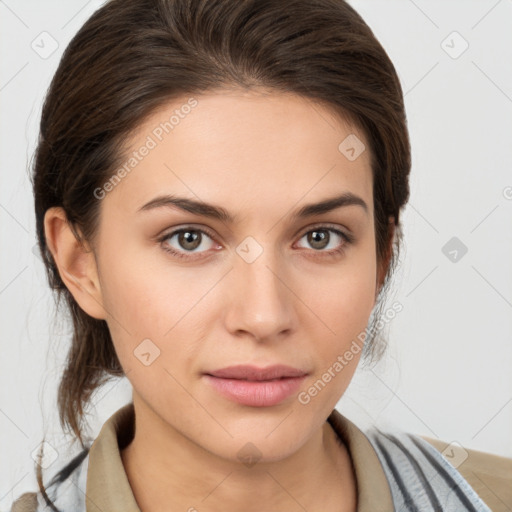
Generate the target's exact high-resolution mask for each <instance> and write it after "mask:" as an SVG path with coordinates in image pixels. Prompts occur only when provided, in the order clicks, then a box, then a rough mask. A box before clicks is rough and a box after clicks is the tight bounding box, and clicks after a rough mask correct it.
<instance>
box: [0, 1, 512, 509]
mask: <svg viewBox="0 0 512 512" xmlns="http://www.w3.org/2000/svg"><path fill="white" fill-rule="evenodd" d="M101 3H102V2H99V1H90V2H86V1H84V0H72V1H71V0H68V1H66V2H62V1H59V2H57V1H45V2H40V1H36V0H31V1H28V0H25V1H23V2H14V0H5V1H1V2H0V37H1V43H2V44H1V49H0V51H1V60H0V62H1V68H0V102H1V105H0V108H1V112H2V116H1V119H0V130H1V132H0V145H1V152H0V155H1V186H0V249H1V250H0V315H1V326H2V328H1V357H0V464H1V467H0V510H6V509H7V507H8V506H9V504H10V502H11V501H12V499H13V497H16V496H18V495H19V494H21V493H22V492H23V491H25V490H34V489H35V488H36V483H35V478H34V471H33V461H32V459H31V455H30V454H31V452H32V451H33V450H34V449H35V448H36V447H37V446H38V445H39V443H40V441H41V440H42V437H43V434H46V435H47V436H49V439H51V443H52V445H53V446H54V447H55V448H56V450H57V452H58V454H59V455H58V459H57V462H56V463H55V466H51V467H50V468H49V470H48V471H50V473H51V472H52V471H51V470H52V468H56V467H57V466H60V465H62V464H63V463H64V461H65V460H66V457H67V456H68V455H67V454H66V452H65V450H64V447H65V439H62V438H61V437H60V436H61V432H60V427H59V424H58V421H57V416H56V412H55V403H56V402H55V398H56V386H57V382H58V378H59V376H60V372H61V371H62V364H63V361H64V356H65V354H66V351H67V339H68V337H69V334H70V328H69V326H68V325H66V323H65V322H64V321H61V320H59V321H57V323H54V316H53V306H52V297H51V295H50V292H49V290H48V289H47V284H46V277H45V274H44V268H43V265H42V263H41V261H40V259H39V258H38V257H37V256H36V255H34V253H33V252H32V250H33V247H34V245H35V243H36V238H35V221H34V214H33V200H32V192H31V187H30V181H29V178H28V173H29V170H28V169H29V165H30V159H31V157H32V153H33V150H34V148H35V142H36V138H37V127H38V122H39V116H40V111H41V104H42V99H43V96H44V93H45V91H46V88H47V87H48V85H49V82H50V79H51V77H52V75H53V73H54V71H55V69H56V67H57V65H58V62H59V59H60V56H61V54H62V51H63V50H64V48H65V47H66V45H67V43H68V42H69V40H70V39H71V37H72V36H73V35H74V34H75V33H76V31H77V30H78V29H79V28H80V26H81V25H82V24H83V22H84V21H85V20H86V19H87V18H88V17H89V16H90V15H91V14H92V12H93V11H94V10H96V9H97V8H98V7H99V6H100V5H101ZM351 4H352V5H353V6H354V7H355V8H356V10H358V12H359V13H360V14H361V15H362V16H363V18H364V19H365V20H366V22H367V23H368V24H369V25H370V27H371V28H372V29H373V31H374V32H375V34H376V36H377V38H378V39H379V40H380V41H381V43H382V45H383V46H384V48H385V49H386V51H387V52H388V54H389V55H390V57H391V59H392V61H393V63H394V64H395V67H396V69H397V71H398V74H399V76H400V79H401V82H402V87H403V89H404V94H405V101H406V110H407V114H408V120H409V129H410V135H411V142H412V150H413V168H412V174H411V199H410V203H409V205H408V206H407V208H406V210H405V212H404V215H403V223H404V225H405V248H404V249H405V250H404V251H403V253H402V257H401V260H402V264H401V266H400V268H399V271H398V272H397V274H396V276H395V281H394V287H393V290H392V294H391V295H390V297H389V300H388V302H389V304H391V303H392V302H393V300H397V301H400V303H401V304H402V305H403V310H402V312H400V313H399V314H398V315H397V317H396V318H395V319H394V320H393V322H391V323H390V324H389V325H388V337H389V339H390V344H389V348H388V352H387V354H386V355H385V357H384V359H383V360H382V362H381V363H380V364H379V365H377V366H376V367H374V368H373V369H364V368H360V369H359V371H358V373H357V374H356V377H355V378H354V380H353V382H352V384H351V386H350V387H349V390H348V391H347V393H346V395H345V396H344V397H343V399H342V401H341V402H340V404H339V406H338V408H339V409H340V410H341V411H342V412H343V414H345V415H346V416H348V417H349V418H350V419H352V420H353V421H355V422H356V423H357V424H358V425H360V426H362V427H364V426H365V425H370V424H373V423H376V424H378V425H380V426H383V427H386V426H397V427H398V428H401V429H403V430H407V431H410V432H414V433H417V434H421V435H427V436H430V437H436V438H440V439H442V440H444V441H446V442H447V443H449V442H452V441H457V442H459V443H460V444H461V445H463V446H465V447H468V448H474V449H478V450H483V451H488V452H492V453H496V454H500V455H504V456H508V457H512V442H511V441H512V372H511V367H512V343H511V342H512V265H511V263H512V30H511V27H512V1H511V0H501V1H496V0H479V1H468V0H459V1H455V0H452V1H450V2H447V1H432V0H430V1H427V0H415V1H414V2H413V1H412V0H394V1H391V0H387V1H386V2H382V1H378V0H357V1H355V0H353V1H352V2H351ZM43 31H46V32H48V33H49V34H51V36H52V37H53V38H54V39H55V40H56V41H57V42H58V45H59V46H58V49H57V50H56V51H55V52H54V53H53V54H52V55H51V56H49V57H48V58H46V59H43V58H41V57H40V56H39V55H38V54H37V53H36V52H35V51H34V50H33V49H32V47H31V44H32V41H34V40H36V41H37V38H38V37H40V34H41V33H42V32H43ZM454 31H456V32H458V34H460V36H457V35H453V34H452V32H454ZM450 34H451V35H450ZM45 37H46V36H45ZM462 38H463V39H462ZM464 40H465V41H467V43H468V44H469V47H468V48H467V50H466V51H465V52H464V53H462V54H461V55H460V56H458V57H457V58H453V56H455V55H456V54H458V53H459V51H460V50H461V49H462V48H463V46H462V45H463V44H464ZM443 41H445V42H444V43H443ZM445 50H448V52H451V53H452V56H450V55H449V54H448V53H447V51H445ZM452 237H457V238H458V239H459V240H460V241H461V242H462V243H464V245H465V246H467V248H468V252H467V253H466V254H465V255H464V256H463V257H462V258H460V259H459V260H458V261H457V262H453V261H451V260H450V259H449V258H448V257H447V256H445V254H444V253H443V252H442V248H443V246H444V245H445V244H446V243H447V242H448V241H449V240H450V239H451V238H452ZM128 400H130V387H129V385H128V383H127V381H126V380H121V381H114V382H112V383H110V384H108V385H106V386H104V387H103V388H102V389H101V390H99V391H98V393H97V394H96V395H95V397H94V406H93V408H92V409H91V416H90V418H89V421H90V425H91V430H90V433H91V435H93V436H94V435H96V434H97V433H98V431H99V428H100V426H101V425H102V423H103V422H104V421H105V420H106V419H107V418H108V417H109V416H110V415H111V414H112V413H113V412H114V411H115V410H116V409H117V408H118V407H120V406H121V405H123V404H124V403H126V402H127V401H128ZM75 450H76V447H75ZM59 463H60V464H59Z"/></svg>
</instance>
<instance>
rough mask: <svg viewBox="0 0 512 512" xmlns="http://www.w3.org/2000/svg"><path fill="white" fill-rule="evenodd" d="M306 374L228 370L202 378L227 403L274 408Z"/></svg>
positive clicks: (290, 370)
mask: <svg viewBox="0 0 512 512" xmlns="http://www.w3.org/2000/svg"><path fill="white" fill-rule="evenodd" d="M307 375H308V374H307V372H305V371H303V370H300V369H298V368H292V367H290V366H286V365H273V366H267V367H265V368H258V367H255V366H250V365H238V366H229V367H227V368H222V369H220V370H215V371H212V372H208V373H206V374H205V375H204V378H205V380H206V382H207V383H208V384H209V385H211V386H212V388H213V389H214V390H215V391H217V392H218V393H220V394H221V395H222V396H223V397H225V398H228V399H229V400H231V401H233V402H236V403H239V404H242V405H248V406H252V407H270V406H273V405H277V404H279V403H281V402H283V401H284V400H286V399H287V398H289V397H290V396H291V395H293V394H294V393H295V392H296V391H298V389H299V387H300V385H301V384H302V382H303V381H304V379H305V378H306V376H307Z"/></svg>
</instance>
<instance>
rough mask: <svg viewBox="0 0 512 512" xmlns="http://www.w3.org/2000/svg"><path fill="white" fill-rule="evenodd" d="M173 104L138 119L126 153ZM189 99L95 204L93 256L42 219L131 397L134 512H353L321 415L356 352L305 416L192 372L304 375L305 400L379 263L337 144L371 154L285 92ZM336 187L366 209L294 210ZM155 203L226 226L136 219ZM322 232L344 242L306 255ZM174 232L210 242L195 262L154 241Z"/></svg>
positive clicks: (352, 175)
mask: <svg viewBox="0 0 512 512" xmlns="http://www.w3.org/2000/svg"><path fill="white" fill-rule="evenodd" d="M187 99H188V98H183V99H181V100H174V101H172V102H169V104H168V105H167V106H166V107H165V108H162V109H160V110H159V111H158V112H157V113H155V114H154V115H152V116H151V117H150V118H148V119H147V120H146V122H144V124H143V125H141V126H140V127H139V129H138V130H137V131H136V132H135V133H134V134H133V137H132V138H131V139H130V140H129V144H128V148H129V150H130V151H134V150H137V149H138V148H140V147H141V146H142V145H143V144H144V143H145V141H146V140H147V136H148V135H151V133H152V131H153V130H154V128H155V127H156V126H158V125H159V123H160V122H163V121H165V120H168V119H169V117H170V115H171V114H172V112H173V111H174V110H175V109H176V108H180V106H181V105H183V104H184V103H186V101H187ZM196 99H197V100H198V104H197V106H196V107H195V108H194V109H192V110H191V112H190V114H188V115H187V116H184V117H183V119H180V122H179V124H178V125H176V126H175V127H174V129H173V131H172V132H171V133H169V134H167V135H165V136H164V137H163V139H162V141H161V142H159V143H158V145H157V146H156V147H155V148H154V149H152V150H151V151H150V152H149V154H148V155H147V156H146V157H145V158H144V159H143V160H142V161H141V162H140V163H138V165H137V166H136V167H135V168H134V169H133V170H132V171H131V172H130V173H129V174H128V175H127V176H126V177H125V178H124V179H123V180H122V181H121V182H120V183H119V184H118V185H117V186H116V187H115V188H114V189H113V190H111V191H110V192H109V193H108V194H107V195H106V197H105V198H104V199H101V219H100V225H99V230H98V232H97V236H96V237H95V239H94V241H91V243H90V244H89V245H87V246H86V247H85V248H83V247H81V246H80V244H78V243H77V241H76V239H75V238H74V236H73V234H72V232H71V230H70V229H69V226H68V225H67V223H66V221H65V214H64V212H63V211H62V209H60V208H52V209H51V210H49V211H48V212H47V214H46V217H45V229H46V234H47V239H48V244H49V247H50V250H51V251H52V254H53V256H54V258H55V261H56V263H57V266H58V268H59V272H60V275H61V276H62V278H63V280H64V282H65V283H66V285H67V286H68V288H69V290H70V291H71V292H72V293H73V295H74V297H75V299H76V300H77V302H78V303H79V305H80V307H81V308H82V309H83V310H84V311H86V312H87V313H88V314H89V315H91V316H92V317H95V318H101V319H105V320H106V322H107V324H108V326H109V329H110V332H111V334H112V338H113V342H114V346H115V349H116V352H117V354H118V357H119V360H120V362H121V365H122V367H123V369H124V371H125V373H126V375H127V378H128V379H129V380H130V382H131V384H132V386H133V402H134V407H135V413H136V433H135V437H134V439H133V441H132V442H131V444H130V445H129V446H128V447H127V448H125V449H124V450H123V451H122V460H123V464H124V466H125V469H126V473H127V476H128V478H129V481H130V484H131V486H132V489H133V493H134V496H135V498H136V500H137V502H138V504H139V506H140V507H141V509H142V510H144V511H145V512H147V511H150V512H152V511H160V510H162V511H163V510H170V509H171V507H172V508H173V509H176V510H194V509H196V510H199V511H203V510H204V511H206V510H208V511H220V510H223V511H224V512H229V511H239V510H245V511H249V512H250V511H256V510H258V511H261V510H287V511H295V510H297V511H299V510H303V509H306V510H308V511H311V512H312V511H317V510H318V511H320V510H323V511H325V510H332V511H335V510H336V511H338V512H339V511H340V510H343V511H354V510H356V501H357V500H356V496H357V492H356V481H355V475H354V471H353V468H352V465H351V460H350V456H349V453H348V451H347V449H346V447H345V446H344V444H343V443H342V442H341V441H340V440H339V439H338V438H337V436H336V434H335V432H334V431H333V430H332V428H331V427H330V425H329V424H328V423H327V422H326V418H327V417H328V416H329V414H330V413H331V411H332V410H333V408H334V407H335V405H336V403H337V402H338V400H339V399H340V398H341V396H342V395H343V393H344V392H345V390H346V388H347V387H348V385H349V383H350V381H351V379H352V376H353V374H354V371H355V369H356V367H357V363H358V361H359V357H360V352H359V353H358V354H356V355H354V358H353V359H352V360H351V361H350V362H349V363H348V364H347V365H346V366H344V368H343V370H342V371H340V372H339V373H337V374H336V377H335V378H333V379H332V380H331V381H330V382H329V383H328V384H327V385H326V386H325V388H324V389H323V390H322V391H321V392H320V393H318V395H317V396H315V397H314V398H312V399H311V401H310V402H309V403H308V404H306V405H303V404H301V403H300V402H299V401H298V399H297V394H294V395H292V396H291V397H289V398H288V399H286V400H284V401H283V402H281V403H279V404H278V405H275V406H270V407H251V406H246V405H240V404H237V403H234V402H232V401H230V400H228V399H227V398H225V397H223V396H221V395H220V394H218V392H217V391H215V390H214V389H213V388H212V387H211V386H210V385H208V383H207V382H206V381H205V378H204V376H203V372H205V371H212V370H215V369H220V368H223V367H226V366H230V365H235V364H253V365H255V366H258V367H264V366H268V365H271V364H277V363H282V364H287V365H290V366H293V367H297V368H302V369H304V370H306V371H307V372H308V376H307V377H306V379H305V380H304V382H303V384H302V386H301V389H300V390H301V391H303V390H307V389H308V388H310V386H311V385H312V384H313V383H314V382H316V381H317V380H318V379H319V378H321V376H322V374H323V373H324V372H325V371H326V369H327V368H329V367H331V366H332V365H333V363H334V362H335V361H336V359H337V357H338V356H339V355H342V354H344V353H345V351H346V350H348V349H349V347H350V345H351V343H352V342H353V340H355V339H356V337H357V335H358V334H359V333H361V332H362V331H364V329H365V327H366V325H367V322H368V319H369V316H370V313H371V310H372V308H373V306H374V304H375V299H376V296H377V293H378V290H379V286H380V284H381V282H382V279H383V277H384V273H385V268H386V265H387V263H388V262H385V263H383V262H380V263H379V262H377V258H376V249H375V232H374V220H373V194H372V174H371V167H370V154H369V150H365V151H363V152H362V153H361V155H360V156H359V157H358V158H356V159H355V160H354V161H350V160H349V159H347V158H346V157H345V155H344V154H342V153H341V152H340V151H339V150H338V145H339V144H340V143H341V142H342V141H343V140H344V139H345V138H346V137H347V136H348V135H350V134H356V136H357V137H358V138H359V139H360V140H361V141H363V142H364V144H365V146H366V148H368V147H369V146H368V143H367V141H366V139H365V137H364V134H363V133H361V132H359V131H358V130H357V129H356V128H354V127H352V126H350V124H349V123H348V122H346V121H344V120H342V119H340V118H339V117H335V116H334V115H333V113H332V111H331V110H329V109H328V108H327V107H325V106H321V105H319V104H318V103H313V102H312V101H311V100H309V99H305V98H301V97H299V96H296V95H292V94H284V93H277V92H271V93H268V92H265V91H263V90H259V91H258V90H252V91H251V92H249V91H240V90H229V91H228V90H222V91H215V92H212V93H209V94H204V95H201V96H197V97H196ZM153 138H154V137H153ZM345 191H349V192H352V193H353V194H356V195H357V196H359V197H360V198H362V199H363V200H364V201H365V203H366V204H367V207H368V210H367V211H365V210H364V209H363V208H362V207H361V206H357V205H349V206H344V207H341V208H337V209H335V210H333V211H331V212H328V213H323V214H321V215H317V216H314V217H309V218H306V219H296V218H293V216H292V212H293V211H295V210H296V209H297V208H299V207H301V206H303V205H305V204H309V203H315V202H319V201H321V200H324V199H327V198H331V197H333V196H335V195H339V194H341V193H342V192H345ZM163 193H168V194H176V195H180V196H185V197H187V198H191V199H196V200H202V201H204V202H208V203H212V204H215V205H217V206H222V207H223V208H225V209H226V210H228V211H229V212H230V213H231V214H232V215H234V216H236V220H235V222H234V223H233V224H229V223H226V222H223V221H220V220H215V219H211V218H206V217H203V216H200V215H197V214H192V213H189V212H185V211H182V210H179V209H177V208H175V207H173V208H171V207H167V208H166V207H162V208H156V209H153V210H148V211H142V212H141V211H138V210H139V209H140V208H141V206H142V205H144V204H145V203H147V202H148V201H150V200H152V199H154V198H155V197H156V196H159V195H160V194H163ZM319 224H320V226H319ZM325 224H327V228H336V229H340V230H341V231H343V232H348V233H349V234H352V235H353V236H354V239H355V240H354V241H353V242H352V243H347V242H345V241H344V240H343V239H342V238H340V237H339V236H338V235H336V234H335V233H334V232H330V231H327V233H326V234H327V236H330V240H329V242H328V244H327V243H326V244H325V245H327V247H325V248H321V247H320V248H319V246H318V245H317V246H315V245H314V243H312V241H311V239H309V238H308V236H307V233H308V232H311V230H312V229H313V227H317V228H318V227H321V226H324V225H325ZM191 225H192V226H191ZM188 226H191V227H194V228H203V229H207V230H209V231H210V232H212V234H213V235H214V236H213V237H212V238H210V237H209V236H207V235H203V238H202V241H201V243H200V245H199V247H198V248H197V249H194V251H195V252H194V255H193V256H191V255H190V254H191V253H190V250H189V252H188V253H187V249H186V247H185V248H184V247H183V245H180V244H179V240H178V236H174V237H173V238H172V239H171V238H170V237H168V238H167V240H164V241H163V242H161V241H159V240H158V239H157V238H158V235H165V234H166V233H168V234H169V235H171V231H173V230H176V229H178V228H185V227H188ZM327 228H325V227H324V229H327ZM199 236H201V235H199ZM246 237H252V238H253V239H255V240H256V241H257V243H258V244H259V245H260V246H261V248H262V249H263V252H262V254H261V255H260V256H259V257H258V258H257V259H256V260H255V261H254V262H252V263H248V262H247V261H245V260H244V259H243V258H242V257H241V256H240V255H239V254H238V253H237V252H236V249H237V247H238V246H239V245H240V244H241V242H242V241H244V239H245V238H246ZM182 242H183V241H182ZM313 242H314V240H313ZM165 246H171V247H173V248H174V249H175V250H177V251H180V252H182V253H183V254H184V255H185V256H186V258H182V259H180V258H178V257H176V256H173V255H171V254H169V253H168V252H166V251H165V250H164V247H165ZM339 247H343V252H342V253H340V254H334V255H328V254H327V252H329V251H331V252H332V250H333V249H336V248H339ZM378 263H379V264H378ZM144 339H150V340H151V342H152V343H153V344H154V345H155V346H156V347H158V349H159V350H160V355H159V357H157V358H156V359H155V360H154V361H153V362H152V363H151V364H150V365H148V366H146V365H144V364H142V363H141V361H140V360H139V359H138V358H137V357H136V356H135V355H134V350H136V349H137V347H138V346H139V344H140V343H141V341H142V340H144ZM248 442H250V443H252V444H253V445H254V446H255V447H257V450H258V453H259V455H260V456H261V458H260V459H259V461H258V462H257V463H256V464H255V465H252V466H251V467H248V466H246V465H244V464H242V463H241V461H240V460H239V458H238V456H237V454H238V452H239V450H240V449H241V448H242V447H244V446H245V445H246V443H248ZM320 491H321V492H320ZM255 498H257V499H255Z"/></svg>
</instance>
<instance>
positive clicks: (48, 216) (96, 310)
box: [44, 207, 106, 320]
mask: <svg viewBox="0 0 512 512" xmlns="http://www.w3.org/2000/svg"><path fill="white" fill-rule="evenodd" d="M44 231H45V236H46V243H47V245H48V249H49V250H50V252H51V254H52V256H53V259H54V261H55V264H56V265H57V269H58V271H59V275H60V277H61V279H62V281H63V282H64V284H65V285H66V288H67V289H68V290H69V291H70V293H71V294H72V295H73V297H74V298H75V300H76V302H77V303H78V305H79V306H80V308H81V309H83V310H84V311H85V312H86V313H87V314H88V315H89V316H92V317H93V318H97V319H98V320H104V319H105V318H106V312H105V310H104V308H103V301H102V296H101V288H100V282H99V279H98V269H97V266H96V259H95V257H94V252H93V251H92V249H90V248H89V246H88V244H87V243H86V242H85V241H84V242H80V241H79V240H78V239H77V238H76V237H75V234H74V233H73V231H72V229H71V226H70V224H69V222H68V220H67V216H66V213H65V211H64V209H63V208H61V207H53V208H49V209H48V210H47V211H46V213H45V216H44Z"/></svg>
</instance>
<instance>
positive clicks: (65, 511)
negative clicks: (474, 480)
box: [11, 403, 512, 512]
mask: <svg viewBox="0 0 512 512" xmlns="http://www.w3.org/2000/svg"><path fill="white" fill-rule="evenodd" d="M328 421H329V422H330V424H331V425H332V427H333V429H334V430H335V432H336V433H337V434H338V436H339V437H340V438H341V439H342V440H343V442H344V443H345V445H346V446H347V449H348V451H349V453H350V456H351V459H352V463H353V466H354V471H355V475H356V481H357V496H358V505H357V511H358V512H388V511H393V510H395V511H404V512H405V511H421V512H427V511H434V510H435V511H439V510H442V511H446V512H451V511H457V512H460V511H465V510H469V511H478V512H489V511H490V510H491V509H490V508H489V507H488V506H487V505H486V504H485V503H484V502H483V501H482V500H481V499H480V497H479V496H478V495H477V494H476V492H475V491H474V490H473V489H472V487H471V486H470V485H469V484H468V483H467V481H466V480H465V479H464V478H463V477H462V475H461V474H460V473H459V472H458V471H457V470H455V469H454V467H453V466H452V465H451V464H450V463H449V462H448V461H447V460H446V459H445V458H444V457H443V456H442V455H441V453H440V452H439V451H438V449H436V448H444V447H445V446H446V445H447V444H448V443H443V442H442V441H436V440H428V439H427V440H424V439H422V438H421V437H419V436H415V435H410V434H407V433H405V432H400V431H395V432H383V431H381V430H379V429H377V428H372V429H369V430H367V431H366V432H363V431H361V430H360V429H359V428H358V427H356V426H355V425H354V424H353V423H352V422H351V421H350V420H348V419H347V418H345V417H344V416H343V415H342V414H340V413H339V412H338V411H337V410H334V411H333V412H332V413H331V415H330V416H329V418H328ZM134 427H135V415H134V408H133V404H132V403H130V404H127V405H126V406H124V407H122V408H121V409H119V410H118V411H117V412H116V413H115V414H113V415H112V416H111V417H110V418H109V419H108V420H107V421H106V422H105V424H104V425H103V427H102V429H101V431H100V433H99V435H98V437H97V438H96V439H95V440H94V442H93V443H92V446H91V447H90V449H88V450H84V452H83V453H82V454H80V455H79V456H78V457H76V458H75V459H74V460H73V461H71V462H70V463H69V464H68V467H67V469H68V470H69V471H70V474H69V476H68V478H66V479H65V480H64V481H63V482H62V483H60V484H58V485H57V484H55V485H48V484H47V485H46V488H47V492H48V495H49V497H50V498H52V501H53V502H54V503H55V505H56V506H57V508H58V509H59V510H61V511H62V512H80V511H86V512H117V511H119V512H140V509H139V507H138V506H137V503H136V501H135V498H134V496H133V493H132V490H131V487H130V484H129V482H128V478H127V476H126V473H125V471H124V466H123V464H122V460H121V450H122V449H123V448H124V447H125V446H127V445H128V444H129V443H130V441H131V440H132V439H133V435H134ZM427 441H430V442H431V443H432V444H429V442H427ZM432 445H434V446H436V445H437V446H436V448H434V446H432ZM466 452H467V453H468V454H469V457H468V459H467V460H471V461H472V462H471V464H472V465H468V467H470V473H471V474H473V476H475V475H478V474H480V475H482V473H481V468H483V471H484V473H485V471H488V472H489V474H487V480H486V482H485V484H486V485H487V486H488V487H487V488H488V490H489V491H490V493H487V494H485V497H486V499H488V500H490V501H489V503H490V504H491V506H492V507H493V509H492V510H493V511H496V510H509V508H508V507H507V505H508V506H511V505H512V496H510V493H509V494H507V490H508V489H509V485H510V482H511V481H512V459H506V458H503V457H497V456H494V455H490V454H485V453H482V452H477V451H475V450H466ZM475 460H476V461H480V465H479V464H476V465H475ZM494 463H497V464H498V468H499V469H498V471H499V473H494V474H493V467H494ZM464 464H465V462H463V463H462V464H461V466H459V469H461V468H462V467H463V466H464ZM479 471H480V473H479ZM507 472H508V473H507ZM507 482H508V484H507ZM50 484H51V482H50ZM503 499H507V500H508V502H503V501H502V500H503ZM495 505H496V506H503V507H504V508H502V509H500V508H494V507H495ZM45 507H46V504H45V502H44V499H43V497H42V496H41V494H40V493H39V492H38V493H26V494H24V495H23V496H22V497H21V498H20V499H19V500H17V501H16V502H15V503H14V504H13V506H12V508H11V512H42V511H43V510H49V509H45Z"/></svg>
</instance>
